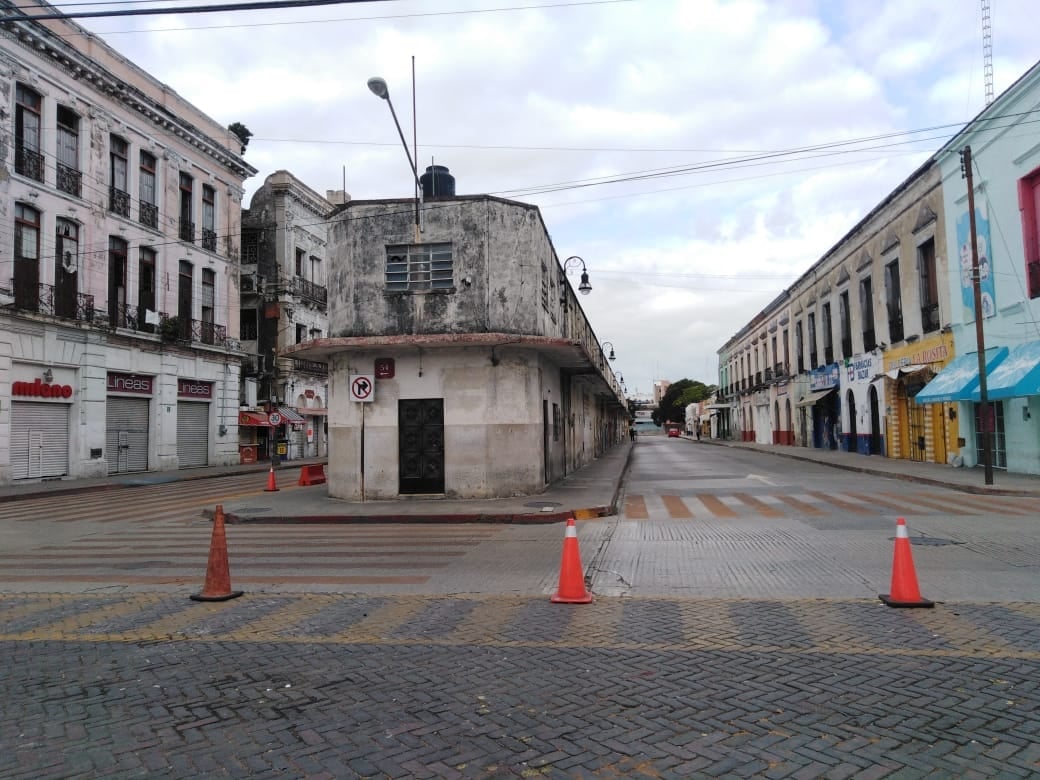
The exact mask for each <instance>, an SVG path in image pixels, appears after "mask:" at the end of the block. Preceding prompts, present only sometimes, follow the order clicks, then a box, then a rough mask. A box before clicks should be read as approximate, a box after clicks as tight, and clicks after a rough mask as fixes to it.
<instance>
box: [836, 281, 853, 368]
mask: <svg viewBox="0 0 1040 780" xmlns="http://www.w3.org/2000/svg"><path fill="white" fill-rule="evenodd" d="M838 320H839V321H840V322H841V325H840V327H841V356H842V357H846V358H848V357H852V314H851V313H850V312H849V291H848V290H846V291H845V292H843V293H842V294H841V295H839V296H838Z"/></svg>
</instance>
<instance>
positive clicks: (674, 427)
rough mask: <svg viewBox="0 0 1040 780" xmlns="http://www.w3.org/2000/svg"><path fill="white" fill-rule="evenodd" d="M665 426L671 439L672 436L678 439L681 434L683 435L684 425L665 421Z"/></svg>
mask: <svg viewBox="0 0 1040 780" xmlns="http://www.w3.org/2000/svg"><path fill="white" fill-rule="evenodd" d="M664 428H665V431H667V433H668V438H669V439H670V438H672V437H675V438H676V439H678V438H679V437H680V436H682V426H681V425H679V424H678V423H665V426H664Z"/></svg>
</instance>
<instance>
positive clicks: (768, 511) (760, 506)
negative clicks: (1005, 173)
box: [736, 493, 786, 517]
mask: <svg viewBox="0 0 1040 780" xmlns="http://www.w3.org/2000/svg"><path fill="white" fill-rule="evenodd" d="M736 497H737V498H739V499H740V500H741V501H743V502H744V503H745V504H747V505H748V506H749V507H751V508H752V509H755V510H757V511H758V513H759V514H761V515H764V516H765V517H786V515H785V514H784V513H783V512H781V511H780V510H779V509H773V507H771V506H769V504H767V503H765V502H764V501H761V500H760V499H757V498H755V497H754V496H749V495H748V494H747V493H737V494H736Z"/></svg>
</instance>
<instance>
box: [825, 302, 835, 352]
mask: <svg viewBox="0 0 1040 780" xmlns="http://www.w3.org/2000/svg"><path fill="white" fill-rule="evenodd" d="M823 362H824V363H833V362H834V329H833V328H832V327H831V305H830V303H825V304H823Z"/></svg>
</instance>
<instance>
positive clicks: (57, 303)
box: [14, 281, 94, 322]
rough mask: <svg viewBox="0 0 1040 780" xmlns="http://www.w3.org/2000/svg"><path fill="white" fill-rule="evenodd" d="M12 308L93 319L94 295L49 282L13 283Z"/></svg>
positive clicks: (66, 317)
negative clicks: (69, 289) (63, 287)
mask: <svg viewBox="0 0 1040 780" xmlns="http://www.w3.org/2000/svg"><path fill="white" fill-rule="evenodd" d="M14 308H15V309H18V310H19V311H28V312H34V313H36V314H49V315H51V316H52V317H60V318H61V319H63V320H75V321H76V322H93V321H94V296H93V295H87V294H86V293H81V292H72V291H65V290H62V289H61V288H55V287H54V286H53V285H50V284H42V283H33V284H26V283H19V282H17V281H15V283H14Z"/></svg>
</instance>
